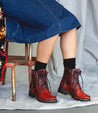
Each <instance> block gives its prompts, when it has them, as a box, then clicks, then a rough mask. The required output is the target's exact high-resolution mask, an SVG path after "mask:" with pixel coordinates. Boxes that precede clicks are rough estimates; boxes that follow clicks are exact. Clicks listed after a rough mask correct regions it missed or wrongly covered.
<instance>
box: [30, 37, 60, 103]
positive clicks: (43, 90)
mask: <svg viewBox="0 0 98 113" xmlns="http://www.w3.org/2000/svg"><path fill="white" fill-rule="evenodd" d="M58 36H59V35H56V36H54V37H51V38H49V39H47V40H44V41H41V42H39V44H38V47H37V59H36V64H35V70H33V71H32V80H31V84H30V90H29V96H31V97H34V96H35V97H36V99H37V100H39V101H41V102H46V103H54V102H57V99H56V97H55V96H53V95H52V94H51V92H50V91H49V89H48V83H47V71H46V66H47V63H48V61H49V58H50V56H51V53H52V51H53V48H54V45H55V42H56V40H57V38H58Z"/></svg>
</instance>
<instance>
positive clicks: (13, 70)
mask: <svg viewBox="0 0 98 113" xmlns="http://www.w3.org/2000/svg"><path fill="white" fill-rule="evenodd" d="M11 69H12V70H11V72H12V101H16V84H15V67H12V68H11Z"/></svg>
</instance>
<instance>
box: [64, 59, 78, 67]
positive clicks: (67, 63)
mask: <svg viewBox="0 0 98 113" xmlns="http://www.w3.org/2000/svg"><path fill="white" fill-rule="evenodd" d="M75 60H76V59H75V58H69V59H64V67H67V68H70V69H74V68H75Z"/></svg>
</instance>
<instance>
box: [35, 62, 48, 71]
mask: <svg viewBox="0 0 98 113" xmlns="http://www.w3.org/2000/svg"><path fill="white" fill-rule="evenodd" d="M46 66H47V63H43V62H39V61H36V63H35V71H38V70H40V69H46Z"/></svg>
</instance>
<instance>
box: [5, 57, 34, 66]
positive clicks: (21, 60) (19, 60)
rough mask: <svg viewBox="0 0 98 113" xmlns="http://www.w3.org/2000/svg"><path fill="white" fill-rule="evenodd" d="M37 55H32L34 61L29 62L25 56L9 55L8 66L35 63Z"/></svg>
mask: <svg viewBox="0 0 98 113" xmlns="http://www.w3.org/2000/svg"><path fill="white" fill-rule="evenodd" d="M35 61H36V57H32V61H30V62H28V60H27V59H25V56H8V62H7V63H6V67H13V66H17V65H27V66H28V65H31V66H33V65H35Z"/></svg>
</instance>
